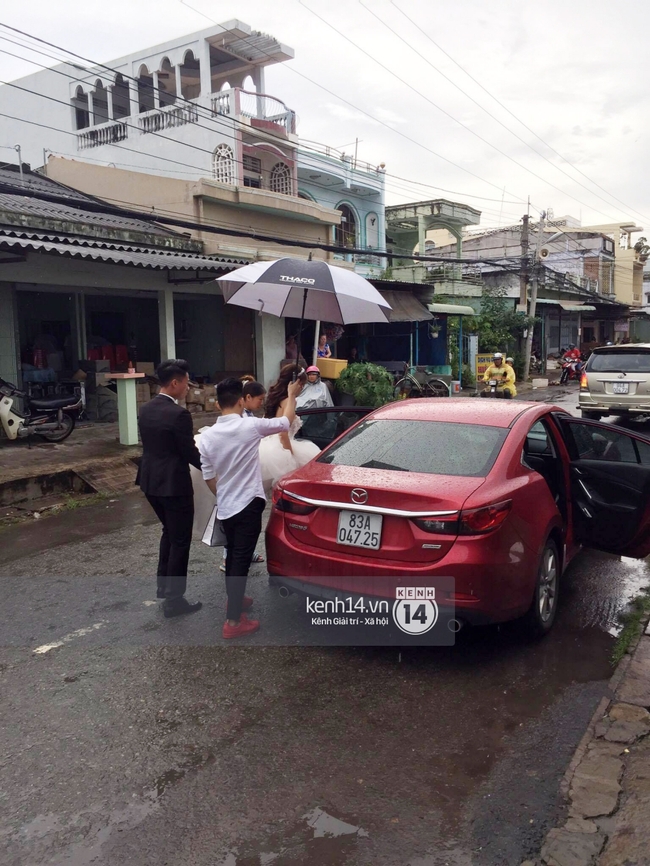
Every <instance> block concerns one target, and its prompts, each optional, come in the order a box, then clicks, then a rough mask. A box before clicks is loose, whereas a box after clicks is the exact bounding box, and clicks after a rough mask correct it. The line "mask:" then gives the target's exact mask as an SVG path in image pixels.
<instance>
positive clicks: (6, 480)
mask: <svg viewBox="0 0 650 866" xmlns="http://www.w3.org/2000/svg"><path fill="white" fill-rule="evenodd" d="M217 417H218V413H212V412H210V413H208V412H201V413H199V414H197V415H193V416H192V420H193V422H194V430H195V432H196V431H197V430H199V429H200V428H201V427H204V426H205V425H206V424H214V422H215V420H216V418H217ZM118 437H119V431H118V425H117V424H103V423H101V422H96V423H93V422H82V423H81V424H79V425H78V427H75V429H74V430H73V432H72V434H71V435H70V436H69V437H68V438H67V439H66V440H65V441H64V442H61V443H54V442H44V441H41V440H40V439H39V437H37V436H33V437H30V438H29V439H21V440H16V441H14V442H9V441H7V440H6V439H2V440H0V505H2V504H4V505H7V504H12V503H13V502H19V501H25V500H28V499H29V500H31V499H37V498H39V496H47V495H49V494H51V493H52V492H55V491H56V492H58V490H59V488H60V489H63V487H64V486H65V485H66V484H68V483H70V484H71V485H74V483H75V482H74V478H75V477H77V478H79V479H81V480H82V482H83V483H85V484H86V485H88V486H89V487H91V488H92V489H93V490H94V491H95V492H97V493H106V494H117V493H124V492H126V491H128V490H130V489H132V487H133V484H134V482H135V476H136V472H137V462H136V461H137V459H138V458H139V457H140V456H141V454H142V447H141V446H140V445H132V446H125V445H120V442H119V438H118ZM57 479H58V481H57ZM70 489H71V490H72V489H76V488H74V487H73V486H71V487H70Z"/></svg>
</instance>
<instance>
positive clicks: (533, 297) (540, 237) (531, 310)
mask: <svg viewBox="0 0 650 866" xmlns="http://www.w3.org/2000/svg"><path fill="white" fill-rule="evenodd" d="M545 220H546V212H545V211H542V212H541V214H540V215H539V223H538V225H537V243H536V244H535V258H534V261H533V284H532V287H531V290H530V305H529V307H528V315H529V316H530V318H531V319H533V318H535V311H536V308H537V290H538V288H539V276H540V264H539V261H540V259H539V253H540V250H541V249H542V243H543V241H544V224H545ZM534 330H535V325H534V323H533V322H531V323H530V325H529V326H528V335H527V337H526V346H525V350H524V382H527V381H528V374H529V373H530V354H531V349H532V347H533V332H534Z"/></svg>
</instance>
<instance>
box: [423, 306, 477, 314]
mask: <svg viewBox="0 0 650 866" xmlns="http://www.w3.org/2000/svg"><path fill="white" fill-rule="evenodd" d="M427 306H428V307H429V309H430V310H431V312H432V313H439V314H441V315H443V314H444V315H446V316H477V315H478V313H477V312H476V310H475V309H473V307H469V306H466V305H463V304H428V305H427Z"/></svg>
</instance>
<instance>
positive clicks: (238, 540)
mask: <svg viewBox="0 0 650 866" xmlns="http://www.w3.org/2000/svg"><path fill="white" fill-rule="evenodd" d="M265 506H266V500H264V499H262V498H261V497H260V496H256V497H255V499H252V500H251V501H250V502H249V503H248V505H247V506H246V508H244V509H242V511H240V512H239V514H234V515H233V516H232V517H228V518H227V519H226V520H222V521H221V522H222V524H223V530H224V532H225V534H226V550H227V552H228V555H227V556H226V592H227V594H228V612H227V613H226V618H227V619H232V620H236V621H237V622H238V621H239V618H240V616H241V609H242V602H243V600H244V593H245V592H246V578H247V577H248V569H249V568H250V567H251V562H252V560H253V554H254V553H255V546H256V545H257V539H258V538H259V537H260V532H261V531H262V514H263V512H264V507H265Z"/></svg>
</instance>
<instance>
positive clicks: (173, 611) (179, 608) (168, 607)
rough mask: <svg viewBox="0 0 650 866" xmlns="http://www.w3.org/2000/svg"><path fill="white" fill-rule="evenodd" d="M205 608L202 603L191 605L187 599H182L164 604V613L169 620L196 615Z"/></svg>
mask: <svg viewBox="0 0 650 866" xmlns="http://www.w3.org/2000/svg"><path fill="white" fill-rule="evenodd" d="M202 607H203V604H202V602H200V601H195V602H194V604H190V602H189V601H187V599H185V598H181V599H179V600H178V601H174V602H171V603H169V602H165V604H163V613H164V614H165V616H166V617H167V619H169V618H171V617H173V616H183V615H184V614H186V613H196V611H197V610H201V608H202Z"/></svg>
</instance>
